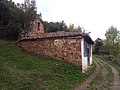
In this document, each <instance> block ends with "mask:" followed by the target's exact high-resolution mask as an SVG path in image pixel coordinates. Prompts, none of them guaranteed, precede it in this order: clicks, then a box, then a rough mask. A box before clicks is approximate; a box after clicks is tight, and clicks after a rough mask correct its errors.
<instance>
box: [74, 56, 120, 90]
mask: <svg viewBox="0 0 120 90" xmlns="http://www.w3.org/2000/svg"><path fill="white" fill-rule="evenodd" d="M94 59H95V64H96V66H97V67H96V70H95V71H94V73H93V74H92V75H91V76H90V77H89V78H88V79H87V80H86V81H84V82H83V83H82V84H81V85H79V86H78V87H77V88H75V89H74V90H86V89H87V87H91V86H90V83H91V82H92V81H93V80H94V78H95V77H96V76H97V75H99V74H101V75H102V77H103V80H104V81H102V82H101V81H100V84H99V85H96V86H94V85H93V86H92V87H93V88H91V89H90V88H89V89H90V90H109V89H110V87H112V86H113V87H112V88H111V89H112V90H120V76H119V73H118V72H117V70H116V69H115V68H114V67H113V66H112V65H110V64H108V63H107V62H105V61H103V60H101V59H99V58H95V57H94ZM98 63H99V64H100V65H99V64H98ZM100 66H101V67H102V68H101V67H100ZM106 67H107V68H111V70H112V73H113V75H114V78H113V82H112V81H111V82H109V80H108V79H109V77H108V76H109V73H108V71H107V68H106ZM110 75H111V74H110ZM110 83H111V85H112V86H110V87H109V85H110ZM89 89H88V90H89ZM111 89H110V90H111Z"/></svg>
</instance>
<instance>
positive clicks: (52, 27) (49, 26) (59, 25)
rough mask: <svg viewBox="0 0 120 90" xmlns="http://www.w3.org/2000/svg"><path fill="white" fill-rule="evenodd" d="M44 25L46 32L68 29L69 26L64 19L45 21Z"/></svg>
mask: <svg viewBox="0 0 120 90" xmlns="http://www.w3.org/2000/svg"><path fill="white" fill-rule="evenodd" d="M44 26H45V31H46V32H56V31H68V27H67V25H66V24H65V23H64V21H63V20H62V21H61V22H47V21H44Z"/></svg>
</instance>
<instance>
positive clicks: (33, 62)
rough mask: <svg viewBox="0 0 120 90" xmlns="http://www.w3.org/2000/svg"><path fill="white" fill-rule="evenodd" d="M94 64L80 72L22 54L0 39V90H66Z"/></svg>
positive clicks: (59, 63)
mask: <svg viewBox="0 0 120 90" xmlns="http://www.w3.org/2000/svg"><path fill="white" fill-rule="evenodd" d="M94 69H95V65H94V64H93V67H92V68H91V69H90V70H89V71H88V72H87V73H81V72H80V71H79V70H78V69H77V68H76V67H75V66H73V65H71V64H68V63H65V62H60V61H57V60H53V59H48V58H40V57H36V56H33V55H30V54H27V53H26V52H22V51H21V49H20V48H18V47H17V46H16V45H15V42H13V41H12V42H11V41H4V40H0V90H69V89H71V88H73V87H75V86H76V85H78V84H79V83H81V82H83V81H84V80H86V79H87V78H88V77H89V76H90V75H91V73H92V72H93V71H94Z"/></svg>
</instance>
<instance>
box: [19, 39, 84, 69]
mask: <svg viewBox="0 0 120 90" xmlns="http://www.w3.org/2000/svg"><path fill="white" fill-rule="evenodd" d="M19 44H20V46H21V47H22V48H23V49H25V50H26V51H28V52H29V53H33V54H36V55H40V56H47V57H51V58H54V59H57V60H65V61H67V62H69V63H72V64H73V65H75V66H77V67H78V68H79V69H80V70H82V60H81V59H82V56H81V40H80V39H76V38H73V39H72V38H47V39H36V40H25V41H20V43H19Z"/></svg>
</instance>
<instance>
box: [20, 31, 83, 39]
mask: <svg viewBox="0 0 120 90" xmlns="http://www.w3.org/2000/svg"><path fill="white" fill-rule="evenodd" d="M76 36H81V37H83V36H85V35H84V34H83V33H80V32H64V31H58V32H52V33H43V34H42V33H41V34H40V33H39V34H34V35H32V34H28V33H24V35H23V36H22V37H21V38H20V40H24V39H43V38H57V37H76Z"/></svg>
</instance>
